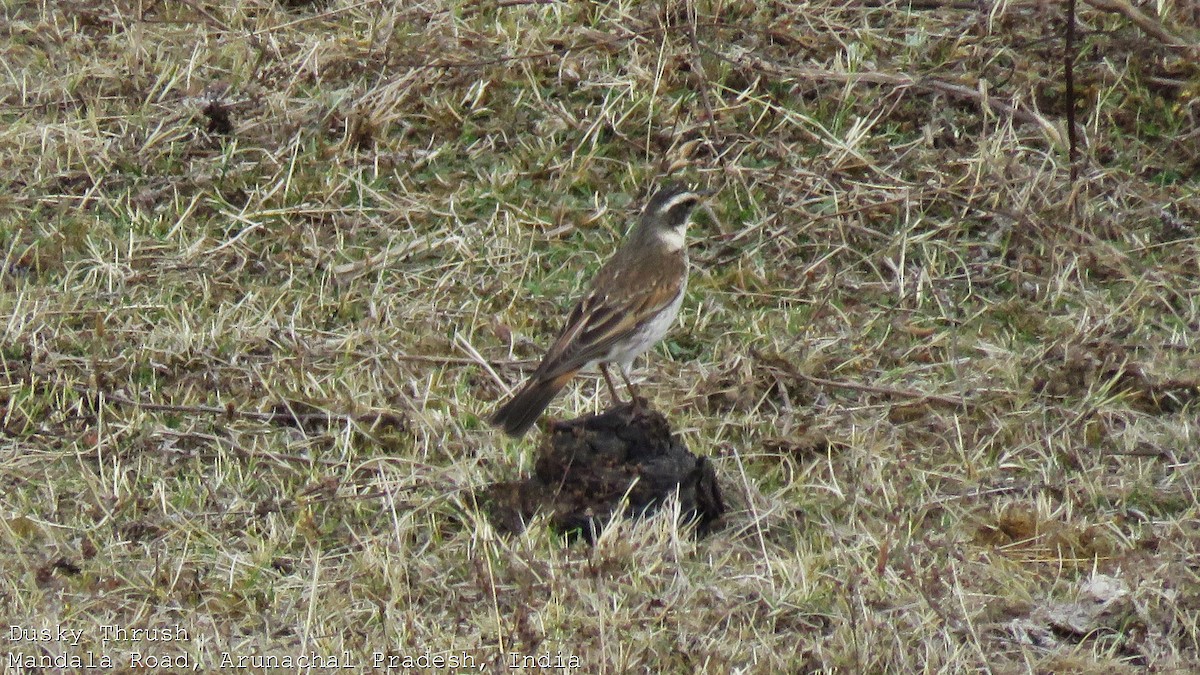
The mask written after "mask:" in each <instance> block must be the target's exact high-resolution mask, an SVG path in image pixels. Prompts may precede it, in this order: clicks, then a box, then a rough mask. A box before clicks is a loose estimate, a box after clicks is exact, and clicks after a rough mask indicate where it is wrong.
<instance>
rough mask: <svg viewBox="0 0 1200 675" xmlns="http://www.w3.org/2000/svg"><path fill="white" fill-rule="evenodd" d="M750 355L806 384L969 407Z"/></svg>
mask: <svg viewBox="0 0 1200 675" xmlns="http://www.w3.org/2000/svg"><path fill="white" fill-rule="evenodd" d="M750 353H751V355H753V356H754V358H756V359H758V360H760V361H764V362H766V363H769V364H771V365H773V366H775V367H777V368H779V369H781V370H783V371H784V372H786V373H787V374H788V375H791V376H792V377H795V378H796V379H800V380H804V381H805V382H809V383H811V384H816V385H820V386H822V387H836V388H838V389H849V390H851V391H861V392H866V393H868V394H881V395H883V396H892V397H896V398H911V399H917V400H919V401H931V402H934V403H943V404H945V405H950V406H955V407H959V408H963V407H966V405H967V401H966V399H963V398H961V397H958V396H948V395H945V394H930V393H928V392H924V391H917V390H915V389H899V388H896V387H881V386H877V385H871V384H858V383H857V382H847V381H845V380H827V379H825V378H823V377H814V376H812V375H806V374H805V373H802V372H800V369H799V368H797V367H796V366H795V365H793V364H792V362H791V361H788V360H787V359H785V358H783V357H781V356H768V355H766V354H763V353H762V352H760V351H758V350H757V349H755V348H753V347H751V348H750Z"/></svg>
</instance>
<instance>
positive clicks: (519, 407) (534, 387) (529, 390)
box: [488, 369, 579, 436]
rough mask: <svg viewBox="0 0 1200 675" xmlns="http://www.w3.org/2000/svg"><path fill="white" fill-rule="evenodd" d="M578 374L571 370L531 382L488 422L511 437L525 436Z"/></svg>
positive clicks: (501, 407)
mask: <svg viewBox="0 0 1200 675" xmlns="http://www.w3.org/2000/svg"><path fill="white" fill-rule="evenodd" d="M577 372H579V370H578V369H576V370H570V371H567V372H565V373H563V374H561V375H559V376H558V377H554V378H551V379H549V380H530V381H529V382H528V383H527V384H526V385H525V386H524V387H522V388H521V391H519V392H517V393H516V395H515V396H513V397H512V399H510V400H509V401H508V403H505V404H504V405H502V406H500V408H499V410H497V411H496V412H495V413H493V414H492V417H491V419H490V420H488V421H489V422H491V423H492V426H495V427H499V428H501V429H503V430H504V433H506V434H508V435H509V436H520V435H522V434H524V433H525V432H526V431H528V430H529V427H531V426H533V423H534V422H536V421H537V418H538V416H539V415H541V414H542V411H543V410H545V409H546V406H548V405H550V401H552V400H553V399H554V397H555V395H557V394H558V392H559V391H561V390H562V388H563V387H565V386H567V382H569V381H570V380H571V378H572V377H574V376H575V373H577Z"/></svg>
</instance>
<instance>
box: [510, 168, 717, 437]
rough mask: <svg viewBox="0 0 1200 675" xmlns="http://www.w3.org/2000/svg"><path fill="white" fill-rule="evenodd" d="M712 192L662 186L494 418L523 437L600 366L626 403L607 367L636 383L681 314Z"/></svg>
mask: <svg viewBox="0 0 1200 675" xmlns="http://www.w3.org/2000/svg"><path fill="white" fill-rule="evenodd" d="M711 194H712V192H711V191H708V190H691V189H688V188H686V187H684V186H682V185H678V184H671V185H667V186H664V187H663V188H661V189H660V190H658V192H656V193H655V194H654V195H653V196H652V197H651V198H650V200H649V201H647V202H646V206H645V208H644V209H642V214H641V218H640V219H639V220H638V223H637V225H636V226H634V228H633V229H632V231H630V233H629V234H628V235H627V236H626V237H625V240H624V242H623V243H622V244H621V246H620V247H619V248H618V249H617V251H616V253H614V254H613V256H612V257H611V258H609V260H608V262H606V263H605V264H604V265H603V266H602V267H601V268H600V270H599V271H598V272H597V273H596V276H595V277H593V279H592V281H591V283H590V284H589V285H588V288H587V291H586V292H585V293H584V294H583V297H582V298H580V299H579V301H578V302H577V303H576V304H575V306H574V308H573V309H572V310H571V313H570V314H569V315H568V316H567V321H566V324H565V325H564V326H563V328H562V331H561V332H560V333H559V335H558V338H557V339H556V340H555V341H554V344H553V345H552V346H551V347H550V349H549V350H547V352H546V355H545V357H543V358H542V362H541V364H540V365H539V366H538V367H537V370H535V371H534V373H533V374H532V375H530V376H529V379H528V380H527V381H526V382H525V384H524V385H523V386H522V387H521V389H520V390H519V391H517V393H516V394H514V395H513V396H512V398H510V399H509V400H508V401H507V402H506V403H504V404H503V405H501V406H500V407H499V408H498V409H497V410H496V411H495V413H493V414H492V416H491V418H490V420H489V421H490V422H491V424H492V425H493V426H495V427H498V428H500V429H502V430H503V431H504V432H505V433H507V434H508V435H510V436H513V437H519V436H521V435H523V434H524V433H525V432H526V431H528V430H529V428H530V427H532V426H533V424H534V422H536V421H537V419H538V417H539V416H540V415H541V414H542V411H544V410H545V409H546V407H547V406H548V405H550V401H551V400H553V399H554V397H555V395H557V394H558V392H559V391H561V390H562V388H563V387H565V386H566V385H567V383H568V382H570V381H571V378H573V377H575V374H576V373H578V372H579V371H580V370H583V369H585V368H590V367H591V366H593V365H597V366H599V368H600V373H601V374H602V375H603V376H604V381H605V383H606V384H607V385H608V390H609V392H610V394H611V395H612V397H613V400H614V401H615V402H620V397H618V396H617V391H616V387H614V386H613V382H612V378H611V377H610V376H609V374H608V368H607V365H608V364H609V363H615V364H616V365H617V366H618V367H619V368H620V370H621V376H622V378H623V379H624V380H625V387H626V389H627V390H628V391H629V392H630V394H631V396H632V398H633V400H634V401H636V400H637V399H638V396H637V390H636V389H635V388H634V386H633V383H632V382H630V381H629V376H630V371H631V368H632V366H633V361H634V359H636V358H637V357H638V356H640V355H642V354H643V353H645V352H646V350H648V349H650V348H651V347H653V346H654V345H655V344H657V343H658V341H659V340H661V339H662V338H663V337H664V336H665V335H666V334H667V332H668V331H670V329H671V326H672V325H673V324H674V323H675V317H676V316H678V315H679V308H680V306H681V305H682V304H683V294H684V291H686V290H687V277H688V255H687V239H686V236H685V235H686V231H687V226H688V221H689V220H690V218H691V215H692V210H693V209H695V208H696V206H697V205H699V204H700V203H701V202H702V201H703V199H704V198H705V197H708V196H709V195H711Z"/></svg>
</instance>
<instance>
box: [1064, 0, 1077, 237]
mask: <svg viewBox="0 0 1200 675" xmlns="http://www.w3.org/2000/svg"><path fill="white" fill-rule="evenodd" d="M1063 78H1064V79H1065V80H1066V86H1067V159H1068V161H1069V162H1070V163H1071V187H1072V190H1071V194H1072V195H1074V194H1075V190H1074V189H1073V188H1074V187H1075V185H1077V184H1078V183H1079V161H1078V160H1079V150H1078V147H1077V146H1076V142H1077V140H1078V139H1077V137H1076V133H1075V0H1067V38H1066V45H1065V46H1064V48H1063ZM1076 203H1078V201H1076ZM1071 212H1072V213H1073V214H1074V213H1077V212H1078V209H1071Z"/></svg>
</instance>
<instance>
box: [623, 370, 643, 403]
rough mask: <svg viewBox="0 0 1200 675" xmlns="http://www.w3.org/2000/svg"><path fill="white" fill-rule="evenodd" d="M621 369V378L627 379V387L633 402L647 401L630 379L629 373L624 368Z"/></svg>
mask: <svg viewBox="0 0 1200 675" xmlns="http://www.w3.org/2000/svg"><path fill="white" fill-rule="evenodd" d="M618 370H620V371H621V379H622V380H625V389H626V390H628V391H629V396H630V398H631V401H632V403H634V404H637V403H638V402H639V401H645V400H646V399H644V398H642V396H641V394H639V393H638V388H637V387H635V386H633V382H631V381H630V380H629V373H627V372H625V369H624V368H619V369H618Z"/></svg>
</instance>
